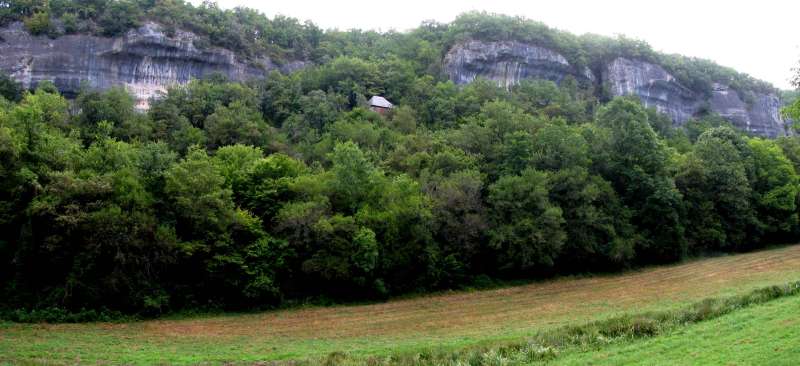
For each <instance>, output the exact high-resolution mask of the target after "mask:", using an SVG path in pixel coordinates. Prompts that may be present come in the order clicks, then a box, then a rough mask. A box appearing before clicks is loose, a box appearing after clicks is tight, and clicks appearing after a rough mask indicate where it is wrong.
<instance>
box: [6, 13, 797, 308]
mask: <svg viewBox="0 0 800 366" xmlns="http://www.w3.org/2000/svg"><path fill="white" fill-rule="evenodd" d="M0 20H1V22H2V23H3V25H2V28H0V35H2V37H3V41H2V42H0V51H2V52H3V55H4V56H3V57H2V58H0V64H3V65H10V67H12V68H14V67H18V66H19V65H22V66H21V68H19V69H14V70H12V75H11V76H10V77H6V76H3V75H0V95H1V96H2V98H0V299H2V300H0V317H3V318H5V319H9V320H14V321H22V322H35V321H49V322H68V321H75V322H81V321H91V320H97V319H101V320H108V319H119V318H123V319H124V318H135V319H152V318H158V317H162V316H167V315H170V314H174V313H180V312H186V311H253V310H267V309H274V308H280V307H283V306H289V305H292V304H297V303H305V302H312V303H323V304H338V303H342V302H352V301H382V300H386V299H389V298H393V297H396V296H402V295H406V294H420V293H427V292H435V291H443V290H454V289H463V288H470V287H475V286H491V285H493V284H496V283H506V282H508V281H517V280H522V281H530V280H537V279H547V278H552V277H554V276H569V275H575V274H587V273H613V272H618V271H624V270H630V269H635V268H639V267H642V266H647V265H653V264H664V263H672V262H678V261H681V260H683V259H685V258H690V257H701V256H706V255H718V254H721V253H741V252H749V251H753V250H758V249H761V248H764V247H768V246H771V245H776V244H787V243H796V242H798V241H800V208H798V202H800V200H798V195H799V193H800V174H799V169H800V138H799V137H796V136H792V135H790V136H780V133H778V130H780V129H778V128H777V127H776V125H774V124H769V123H768V124H767V125H769V126H772V127H770V128H766V127H764V126H765V125H764V124H759V123H756V122H755V119H757V118H761V117H763V116H766V115H772V116H774V115H775V113H777V109H775V110H772V111H768V110H767V109H768V108H766V106H767V105H771V104H770V103H771V102H769V101H775V99H773V98H772V97H770V95H772V93H773V92H774V91H773V90H771V87H769V86H768V85H765V84H763V83H761V82H758V81H755V80H752V79H751V78H748V77H746V76H745V75H741V74H738V73H735V72H733V71H732V70H728V69H724V68H721V67H719V66H717V65H714V64H711V63H707V62H702V61H698V60H693V61H692V60H687V59H684V58H680V57H678V56H669V55H660V54H657V53H655V52H652V51H651V50H650V49H649V47H647V46H646V45H644V44H642V43H641V42H636V41H631V40H628V39H624V38H621V39H607V38H602V37H594V36H580V37H578V36H574V35H570V34H568V33H564V32H560V31H557V30H553V29H550V28H548V27H546V26H544V25H542V24H540V23H536V22H533V21H529V20H525V19H519V18H514V17H508V16H502V15H492V14H484V13H468V14H464V15H462V16H461V17H459V18H458V19H457V20H455V21H454V22H453V23H451V24H433V23H425V24H422V25H421V26H420V27H418V28H416V29H414V30H412V31H410V32H406V33H396V32H387V33H377V32H362V31H357V30H355V31H348V32H340V31H325V32H320V31H318V29H316V28H315V27H314V26H313V24H305V23H303V24H301V23H299V22H297V21H295V20H290V19H285V18H276V19H267V18H266V17H264V16H263V15H261V14H258V13H256V12H253V11H250V10H247V9H236V10H222V9H219V8H217V7H216V6H214V5H212V4H210V3H205V4H204V5H201V6H199V7H193V6H191V5H188V4H185V3H183V2H180V1H156V2H153V1H138V0H137V1H127V0H125V1H122V0H119V1H105V0H93V1H89V2H72V1H61V0H59V1H47V2H42V1H31V2H26V3H17V2H15V3H14V4H13V6H12V4H8V3H1V2H0ZM287 24H288V25H287ZM284 25H286V26H285V27H284ZM254 30H256V31H254ZM680 60H683V61H680ZM20 62H21V63H20ZM701 71H702V72H701ZM52 75H55V77H52ZM201 77H202V78H201ZM48 78H53V79H54V80H52V81H51V80H46V79H48ZM19 79H21V81H22V82H19V81H18V80H19ZM722 83H724V85H725V86H724V87H723V85H722ZM34 86H35V89H34V90H29V88H30V87H34ZM708 88H710V89H708ZM131 90H134V91H138V92H141V94H139V97H141V96H147V95H152V93H155V94H156V95H157V96H158V97H156V98H150V99H147V100H142V99H141V98H139V99H137V97H135V96H132V95H131V94H130V93H129V92H130V91H131ZM628 93H633V94H634V95H633V96H629V95H622V94H628ZM617 94H620V95H617ZM745 95H751V96H755V97H754V98H753V99H752V101H751V102H748V101H747V100H748V98H746V97H745ZM759 95H760V97H758V96H759ZM373 96H382V97H383V98H385V99H386V100H384V99H380V98H375V99H373V98H371V97H373ZM676 98H677V99H676ZM371 99H372V100H381V103H380V105H372V104H371V102H370V101H369V100H371ZM387 100H388V101H387ZM762 102H763V103H762ZM665 103H666V104H665ZM748 103H751V104H752V105H751V106H750V107H747V106H746V105H747V104H748ZM137 107H138V108H137ZM144 107H147V108H144ZM729 107H730V108H729ZM729 109H730V110H729ZM726 110H727V111H728V112H730V113H728V114H731V115H736V116H738V117H737V118H742V120H740V122H741V121H745V123H746V125H747V126H749V127H748V128H749V133H748V131H743V130H742V129H737V128H735V126H734V125H732V124H731V122H729V121H728V120H726V119H725V118H726V116H725V113H727V112H725V113H723V112H724V111H726ZM715 111H716V112H715ZM661 112H665V113H661ZM759 116H761V117H759ZM679 117H680V118H687V120H686V121H684V122H682V123H676V121H677V122H680V121H679ZM773 122H774V121H773ZM734 124H736V121H734ZM759 126H761V127H759ZM762 127H764V129H762V130H759V131H761V132H759V134H760V135H763V136H759V135H756V134H754V133H755V132H758V131H756V129H757V128H762ZM773 127H775V128H773ZM773 132H774V133H773ZM773 135H774V136H773ZM765 136H773V137H776V138H774V139H773V138H765ZM42 268H46V269H47V271H43V270H42Z"/></svg>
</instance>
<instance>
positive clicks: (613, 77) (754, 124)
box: [603, 58, 787, 138]
mask: <svg viewBox="0 0 800 366" xmlns="http://www.w3.org/2000/svg"><path fill="white" fill-rule="evenodd" d="M603 82H605V83H606V85H608V86H609V87H610V88H611V91H612V93H613V95H635V96H637V97H639V99H641V100H642V103H644V105H646V106H648V107H655V108H656V109H657V110H658V111H659V112H661V113H665V114H667V115H668V116H670V117H671V118H672V120H673V121H674V122H675V123H676V124H678V125H682V124H683V123H685V122H686V121H687V120H689V119H690V118H691V117H693V116H695V115H697V114H698V113H699V112H700V111H701V109H702V108H704V107H707V108H708V109H710V110H711V111H712V112H714V113H717V114H719V115H720V116H722V117H723V118H725V119H727V120H728V121H730V122H731V123H732V124H733V125H734V126H736V127H738V128H740V129H742V130H745V131H747V132H750V133H752V134H754V135H758V136H765V137H772V138H775V137H778V136H784V135H785V134H786V131H787V129H786V123H785V122H784V121H783V119H782V118H781V116H780V108H781V102H780V99H779V98H778V96H777V95H775V94H765V93H754V92H749V93H748V95H747V97H743V96H742V95H740V93H739V92H738V91H736V90H734V89H731V88H730V87H729V86H728V85H725V84H721V83H715V84H714V87H713V90H712V92H711V96H710V97H707V96H706V95H704V94H703V93H698V92H695V91H692V90H689V89H687V88H685V87H684V86H682V85H681V84H680V83H679V82H678V81H677V80H676V79H675V78H674V77H673V76H672V75H670V74H669V73H668V72H667V71H666V70H664V69H663V68H662V67H661V66H658V65H655V64H652V63H648V62H643V61H638V60H629V59H626V58H617V59H615V60H614V61H612V62H611V63H610V64H608V66H607V67H606V73H605V74H604V75H603ZM745 100H748V102H745Z"/></svg>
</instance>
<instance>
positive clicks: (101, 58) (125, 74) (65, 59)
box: [0, 23, 303, 109]
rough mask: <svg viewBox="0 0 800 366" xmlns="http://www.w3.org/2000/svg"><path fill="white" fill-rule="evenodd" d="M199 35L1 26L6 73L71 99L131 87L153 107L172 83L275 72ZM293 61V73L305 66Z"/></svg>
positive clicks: (152, 29) (149, 28) (0, 62)
mask: <svg viewBox="0 0 800 366" xmlns="http://www.w3.org/2000/svg"><path fill="white" fill-rule="evenodd" d="M197 41H198V37H197V36H196V35H194V34H193V33H191V32H185V31H180V30H179V31H176V32H175V33H174V34H173V35H167V33H166V32H165V31H164V30H163V29H162V27H161V26H159V25H158V24H155V23H146V24H144V25H143V26H141V27H139V28H137V29H132V30H130V31H129V32H127V33H126V34H125V35H124V36H121V37H116V38H104V37H95V36H89V35H67V36H62V37H59V38H56V39H50V38H47V37H45V36H38V37H37V36H32V35H30V34H28V32H26V31H25V29H24V27H23V26H22V24H21V23H13V24H11V25H9V26H7V27H5V28H0V55H2V56H1V57H0V70H2V71H4V72H6V73H8V74H10V75H12V76H13V77H14V78H16V79H17V80H18V81H20V82H21V83H22V84H23V86H25V87H26V88H32V87H35V85H36V84H37V83H39V82H40V81H43V80H52V81H53V82H54V83H55V84H56V86H57V87H58V89H59V90H61V91H62V92H63V93H64V94H65V95H68V96H69V95H74V94H75V93H76V92H77V91H78V89H79V87H80V84H81V82H86V83H88V85H89V86H90V87H93V88H99V89H107V88H110V87H112V86H117V85H122V86H125V87H126V88H127V89H128V90H129V91H130V92H131V93H132V94H134V95H135V96H136V99H137V102H138V103H137V106H138V107H139V108H142V109H146V108H147V107H148V104H147V103H148V100H149V98H151V97H153V96H156V95H158V94H159V93H160V92H163V91H165V90H166V88H167V87H169V86H170V85H175V84H185V83H187V82H189V80H191V79H193V78H200V77H203V76H206V75H209V74H212V73H220V74H223V75H225V76H227V77H228V78H230V79H232V80H245V79H248V78H259V77H264V75H266V72H268V71H269V70H272V69H275V68H276V65H274V64H273V63H272V62H271V61H270V60H269V59H268V58H263V59H259V60H256V61H254V62H253V61H251V62H244V61H243V60H241V59H239V58H238V57H237V55H236V54H235V53H234V52H232V51H230V50H226V49H221V48H215V47H198V45H197V44H198V43H199V42H197ZM302 66H303V63H302V62H300V63H297V62H295V63H290V64H288V65H286V67H287V68H288V69H292V68H298V67H302Z"/></svg>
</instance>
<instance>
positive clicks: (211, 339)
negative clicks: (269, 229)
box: [0, 246, 800, 364]
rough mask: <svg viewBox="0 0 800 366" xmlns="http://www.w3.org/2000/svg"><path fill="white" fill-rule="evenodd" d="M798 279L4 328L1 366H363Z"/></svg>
mask: <svg viewBox="0 0 800 366" xmlns="http://www.w3.org/2000/svg"><path fill="white" fill-rule="evenodd" d="M798 279H800V246H791V247H785V248H780V249H774V250H769V251H763V252H758V253H750V254H744V255H738V256H726V257H719V258H712V259H706V260H700V261H693V262H689V263H685V264H680V265H674V266H665V267H654V268H649V269H645V270H641V271H637V272H630V273H626V274H620V275H613V276H601V277H593V278H580V279H559V280H554V281H547V282H541V283H535V284H530V285H526V286H518V287H512V288H504V289H498V290H490V291H480V292H462V293H449V294H438V295H432V296H426V297H419V298H414V299H408V300H398V301H391V302H388V303H383V304H374V305H362V306H340V307H329V308H306V309H295V310H284V311H274V312H266V313H260V314H246V315H229V316H213V317H203V318H193V319H163V320H153V321H144V322H134V323H124V324H110V323H91V324H55V325H49V324H36V325H26V324H8V323H6V324H0V363H2V362H6V363H15V362H47V363H49V364H74V363H76V362H80V363H87V364H88V363H91V364H95V363H111V364H120V363H125V364H152V363H169V364H192V363H199V362H220V361H242V362H248V361H258V360H281V359H301V358H306V357H315V356H321V355H325V354H328V353H331V352H335V351H343V352H347V353H349V354H352V355H356V356H361V355H374V354H384V353H388V352H403V351H417V350H422V349H430V348H436V349H438V350H442V349H449V348H453V349H455V348H460V347H464V346H468V345H473V344H476V343H491V342H501V341H504V340H511V339H520V338H523V337H526V336H529V335H531V334H532V333H535V332H538V331H542V330H547V329H554V328H557V327H561V326H564V325H567V324H579V323H584V322H587V321H592V320H600V319H608V318H611V317H614V316H618V315H620V314H624V313H637V312H643V311H655V310H669V309H677V308H680V307H682V306H686V305H687V304H690V303H693V302H696V301H698V300H700V299H703V298H706V297H721V296H731V295H738V294H743V293H746V292H749V291H751V290H753V289H755V288H758V287H763V286H766V285H772V284H780V283H786V282H789V281H795V280H798ZM693 329H694V328H693ZM658 339H661V337H659V338H658ZM609 352H610V351H609ZM609 357H611V354H609ZM575 362H578V363H581V361H580V360H576V361H575ZM612 363H614V362H612Z"/></svg>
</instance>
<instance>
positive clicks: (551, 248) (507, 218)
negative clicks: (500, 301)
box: [488, 169, 566, 273]
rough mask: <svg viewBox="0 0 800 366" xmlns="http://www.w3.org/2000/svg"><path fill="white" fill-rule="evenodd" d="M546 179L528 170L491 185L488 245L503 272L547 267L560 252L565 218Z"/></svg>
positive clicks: (563, 239) (564, 237)
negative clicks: (493, 251)
mask: <svg viewBox="0 0 800 366" xmlns="http://www.w3.org/2000/svg"><path fill="white" fill-rule="evenodd" d="M547 179H548V178H547V174H545V173H542V172H537V171H535V170H533V169H527V170H525V171H523V172H522V173H521V174H520V175H515V176H503V177H501V178H500V179H499V180H498V181H497V182H496V183H494V184H492V185H491V186H489V198H488V201H489V205H490V207H491V209H490V217H491V220H492V228H491V229H490V230H489V245H490V246H491V247H492V248H493V249H494V250H495V251H496V253H497V254H496V255H497V261H498V266H499V268H500V269H501V270H503V271H508V272H510V273H525V272H530V271H532V270H541V269H547V268H550V267H552V266H553V265H554V263H555V260H556V258H557V257H558V255H559V254H560V253H561V248H562V246H563V245H564V241H565V240H566V234H565V233H564V228H563V225H564V218H563V216H562V211H561V209H560V208H559V207H558V206H555V205H553V204H551V203H550V200H549V198H548V191H547ZM518 271H521V272H518Z"/></svg>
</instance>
